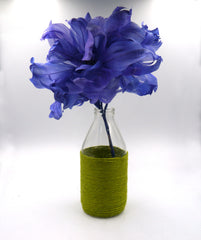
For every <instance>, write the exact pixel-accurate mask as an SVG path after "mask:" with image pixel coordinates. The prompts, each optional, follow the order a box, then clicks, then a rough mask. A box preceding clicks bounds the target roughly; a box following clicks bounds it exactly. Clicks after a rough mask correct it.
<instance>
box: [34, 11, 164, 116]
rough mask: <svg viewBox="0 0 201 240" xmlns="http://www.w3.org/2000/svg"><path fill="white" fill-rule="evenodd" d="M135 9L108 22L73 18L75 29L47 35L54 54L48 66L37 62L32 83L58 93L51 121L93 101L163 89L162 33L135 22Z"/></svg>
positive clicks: (52, 27) (56, 28)
mask: <svg viewBox="0 0 201 240" xmlns="http://www.w3.org/2000/svg"><path fill="white" fill-rule="evenodd" d="M131 15H132V10H126V9H125V8H123V7H117V8H116V9H115V10H114V11H113V13H112V14H111V15H110V16H109V17H108V18H103V17H95V18H91V16H90V14H89V13H87V15H86V16H85V18H73V19H71V20H70V21H68V24H69V26H70V27H67V25H65V24H62V23H57V24H53V23H52V22H50V24H49V27H48V28H47V29H46V31H45V32H44V34H43V35H42V40H45V39H48V41H49V43H50V50H49V52H48V55H47V62H46V63H35V61H34V59H33V58H32V59H31V66H30V70H31V72H32V78H31V79H30V80H31V82H32V83H33V84H34V86H35V87H37V88H47V89H49V90H51V91H52V92H53V93H54V99H55V102H54V103H53V104H52V105H51V107H50V110H51V112H50V115H49V116H50V117H53V118H55V119H59V118H61V116H62V112H63V110H64V109H66V108H70V109H71V108H72V107H73V106H76V105H78V106H80V105H82V104H83V103H84V102H87V101H89V102H90V103H92V104H95V105H96V106H97V105H98V103H105V104H108V103H110V102H111V101H112V99H113V98H114V97H115V96H116V94H117V93H119V92H130V93H136V94H138V95H140V96H143V95H147V94H152V92H153V91H156V90H157V79H156V77H155V76H153V75H152V74H151V73H152V72H154V71H156V70H157V69H158V68H159V66H160V63H161V61H162V58H161V57H160V56H158V55H157V54H156V51H157V49H158V48H159V47H160V46H161V44H162V43H161V41H160V37H159V32H158V29H157V28H156V29H154V30H152V31H150V30H149V29H148V27H147V26H146V25H143V24H142V26H141V27H140V26H138V25H137V24H136V23H134V22H132V21H131Z"/></svg>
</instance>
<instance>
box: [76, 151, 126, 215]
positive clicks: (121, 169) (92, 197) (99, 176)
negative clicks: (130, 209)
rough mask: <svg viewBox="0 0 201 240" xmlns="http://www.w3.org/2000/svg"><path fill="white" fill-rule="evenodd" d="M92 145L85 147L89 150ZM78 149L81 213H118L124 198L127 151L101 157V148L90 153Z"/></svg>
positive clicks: (121, 208) (123, 206) (120, 210)
mask: <svg viewBox="0 0 201 240" xmlns="http://www.w3.org/2000/svg"><path fill="white" fill-rule="evenodd" d="M93 148H95V147H91V148H89V149H88V150H90V152H91V151H92V150H93ZM85 152H87V149H86V151H81V152H80V164H81V203H82V208H83V210H84V212H85V213H87V214H89V215H91V216H94V217H101V218H108V217H113V216H115V215H118V214H120V213H121V212H122V211H123V210H124V208H125V205H126V200H127V168H128V152H126V153H125V152H124V155H123V156H122V155H120V156H118V155H119V154H118V155H117V156H116V157H114V158H112V157H103V156H104V155H105V154H104V150H103V149H102V150H101V151H99V154H98V156H96V157H94V156H93V157H92V156H88V155H86V154H85Z"/></svg>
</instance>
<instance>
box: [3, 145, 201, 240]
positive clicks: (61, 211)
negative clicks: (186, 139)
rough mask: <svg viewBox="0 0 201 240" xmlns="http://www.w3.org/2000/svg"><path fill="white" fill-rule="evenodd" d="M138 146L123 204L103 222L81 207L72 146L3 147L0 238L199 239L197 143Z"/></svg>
mask: <svg viewBox="0 0 201 240" xmlns="http://www.w3.org/2000/svg"><path fill="white" fill-rule="evenodd" d="M145 145H146V147H143V148H142V145H141V146H140V145H137V144H136V146H135V150H131V151H129V181H128V202H127V206H126V208H125V211H124V212H123V213H122V214H121V215H119V216H117V217H114V218H110V219H98V218H93V217H90V216H88V215H86V214H85V213H84V212H83V211H82V209H81V205H80V201H79V198H80V193H79V190H80V185H79V179H80V178H79V177H80V176H79V149H77V148H73V147H70V146H68V147H66V146H61V147H60V148H58V147H57V148H56V149H54V146H48V147H43V148H40V149H39V148H38V149H35V148H26V150H23V149H18V150H16V149H8V150H7V152H5V154H4V159H5V158H7V159H10V161H11V162H12V164H10V167H9V168H8V166H4V167H3V168H2V170H3V171H2V176H4V177H2V178H1V208H0V239H2V240H11V239H15V240H18V239H19V240H24V239H26V240H27V239H37V240H42V239H49V240H51V239H59V240H63V239H72V240H73V239H76V240H78V239H80V240H85V239H86V240H102V239H106V240H107V239H108V240H109V239H119V240H120V239H126V240H133V239H138V240H152V239H153V240H161V239H163V240H179V239H182V240H191V239H193V240H200V239H201V188H200V183H201V164H200V159H201V151H200V146H198V145H197V144H195V143H188V144H186V146H185V148H184V146H180V147H179V145H177V147H174V146H171V145H168V148H167V145H166V144H163V143H157V144H152V145H150V143H148V142H147V144H145ZM7 162H8V161H7ZM11 166H12V167H11ZM3 173H4V174H3ZM2 183H3V186H4V188H2Z"/></svg>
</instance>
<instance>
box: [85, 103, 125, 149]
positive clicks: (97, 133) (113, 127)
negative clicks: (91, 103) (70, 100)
mask: <svg viewBox="0 0 201 240" xmlns="http://www.w3.org/2000/svg"><path fill="white" fill-rule="evenodd" d="M114 114H115V109H114V108H108V109H107V110H106V120H107V123H108V127H109V133H110V137H111V141H112V145H113V147H117V148H120V149H121V150H124V151H125V153H126V152H127V150H126V144H125V142H124V140H123V138H122V136H121V133H120V131H119V129H118V127H117V124H116V122H115V118H114ZM95 146H110V144H109V138H108V134H107V131H106V126H105V122H104V120H103V117H102V111H101V110H99V109H98V108H95V109H94V121H93V123H92V125H91V127H90V129H89V131H88V133H87V136H86V138H85V140H84V142H83V145H82V151H83V150H84V149H86V148H89V147H95Z"/></svg>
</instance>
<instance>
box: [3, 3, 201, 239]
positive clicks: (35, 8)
mask: <svg viewBox="0 0 201 240" xmlns="http://www.w3.org/2000/svg"><path fill="white" fill-rule="evenodd" d="M120 5H121V6H125V7H127V8H132V9H133V17H132V20H133V21H135V22H136V23H138V24H141V23H142V22H143V21H144V23H145V24H147V25H148V26H149V28H150V29H154V28H155V27H158V28H159V31H160V36H161V39H162V42H163V45H162V47H161V49H159V51H158V54H159V55H161V56H162V57H163V63H162V64H161V67H160V69H159V70H158V71H157V72H156V73H155V75H156V76H157V78H158V84H159V87H158V91H157V92H156V93H154V94H153V95H152V96H145V97H139V96H136V95H134V94H128V93H124V94H119V95H118V96H117V97H116V98H115V99H114V101H113V102H112V103H111V106H113V107H115V109H116V121H117V123H118V126H119V128H120V130H121V132H122V135H123V137H124V139H125V142H126V143H127V148H128V151H129V156H130V157H129V192H128V204H127V209H126V210H125V213H124V214H122V215H121V216H119V217H117V218H114V219H110V220H108V221H107V222H106V221H103V220H100V219H99V220H97V219H94V218H90V217H87V216H85V215H84V214H83V213H82V210H81V208H80V204H79V150H80V147H81V144H82V142H83V140H84V137H85V135H86V132H87V130H88V128H89V126H90V123H91V121H92V119H93V106H91V105H90V104H88V103H85V104H84V105H83V106H82V107H75V108H73V109H72V110H66V111H65V112H64V115H63V117H62V119H60V120H59V121H57V120H54V119H49V118H48V115H49V105H50V104H51V103H52V102H53V96H52V94H51V93H50V92H48V91H47V90H38V89H36V88H34V86H33V85H32V83H31V82H30V81H29V79H30V78H31V73H30V71H29V65H30V62H29V61H30V58H31V57H33V56H34V57H35V59H36V62H43V61H45V58H46V54H47V51H48V47H49V46H48V43H47V42H41V41H40V37H41V35H42V33H43V31H44V30H45V29H46V27H47V26H48V24H49V21H50V20H52V21H53V22H64V21H65V20H66V19H68V20H69V19H71V18H72V17H80V16H85V14H86V12H88V11H89V12H90V13H91V15H92V16H99V15H101V16H105V17H106V16H109V15H110V14H111V12H112V10H113V9H114V8H115V7H116V6H120ZM200 12H201V1H200V0H182V1H180V0H174V1H173V0H169V1H161V0H139V1H137V0H136V1H134V0H125V1H120V0H107V1H106V0H102V1H98V0H97V1H93V0H73V1H72V0H67V1H61V0H60V1H59V0H48V1H46V0H43V1H41V0H40V1H39V0H34V1H31V0H30V1H25V0H10V1H3V0H1V1H0V157H1V159H0V180H1V182H0V197H1V200H0V204H1V205H0V211H1V214H0V238H1V239H27V238H29V239H30V235H32V236H33V237H32V238H33V239H44V238H47V237H48V238H49V239H54V238H55V236H58V237H57V238H58V239H66V238H67V239H103V238H105V239H113V238H114V237H115V238H116V239H122V238H125V239H138V240H141V239H143V240H144V239H145V240H148V239H149V240H150V239H154V240H156V239H168V240H169V239H171V240H174V239H175V240H178V239H182V240H183V239H189V240H190V239H194V240H198V239H199V240H200V238H201V214H200V213H201V189H200V185H201V144H200V143H201V16H200ZM27 219H29V220H28V221H27ZM39 219H40V221H39ZM83 221H84V225H82V224H83ZM39 222H40V223H39ZM88 225H89V226H92V228H93V229H91V227H90V229H88ZM120 225H121V226H122V228H119V226H120ZM49 227H51V228H50V229H49V230H48V228H49ZM102 228H104V229H105V230H104V231H102ZM33 229H35V230H33ZM89 230H90V231H91V232H90V233H89ZM79 232H80V233H81V235H79ZM94 234H95V236H96V237H94ZM14 236H15V237H14ZM69 236H70V237H69ZM125 236H126V237H125Z"/></svg>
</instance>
